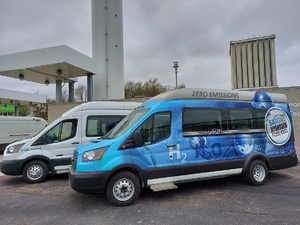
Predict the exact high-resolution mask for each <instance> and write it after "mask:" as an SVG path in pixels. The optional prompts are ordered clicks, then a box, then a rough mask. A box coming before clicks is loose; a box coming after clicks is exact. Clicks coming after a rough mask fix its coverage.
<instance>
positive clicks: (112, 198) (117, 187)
mask: <svg viewBox="0 0 300 225" xmlns="http://www.w3.org/2000/svg"><path fill="white" fill-rule="evenodd" d="M140 191H141V185H140V182H139V179H138V178H137V177H136V176H135V175H134V174H133V173H131V172H128V171H122V172H119V173H117V174H115V175H114V176H113V177H111V179H110V180H109V181H108V184H107V186H106V197H107V199H108V201H109V202H110V203H112V204H113V205H116V206H127V205H131V204H132V203H134V202H135V200H136V199H137V198H138V197H139V195H140Z"/></svg>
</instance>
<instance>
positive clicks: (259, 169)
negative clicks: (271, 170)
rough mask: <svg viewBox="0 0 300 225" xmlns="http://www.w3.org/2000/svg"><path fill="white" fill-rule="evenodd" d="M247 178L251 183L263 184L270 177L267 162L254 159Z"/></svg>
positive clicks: (246, 175)
mask: <svg viewBox="0 0 300 225" xmlns="http://www.w3.org/2000/svg"><path fill="white" fill-rule="evenodd" d="M245 178H246V180H247V181H248V183H250V184H251V185H255V186H259V185H263V184H264V183H265V182H266V180H267V178H268V169H267V167H266V164H265V163H264V162H263V161H261V160H254V161H253V162H251V164H250V167H249V170H248V172H247V173H246V174H245Z"/></svg>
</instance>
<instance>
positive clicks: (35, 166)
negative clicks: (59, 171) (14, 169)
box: [22, 160, 49, 183]
mask: <svg viewBox="0 0 300 225" xmlns="http://www.w3.org/2000/svg"><path fill="white" fill-rule="evenodd" d="M48 172H49V170H48V166H47V164H46V163H44V162H43V161H40V160H36V161H31V162H29V163H27V164H26V166H25V167H24V169H23V172H22V176H23V179H24V180H25V181H26V182H28V183H40V182H42V181H44V180H45V179H46V178H47V176H48Z"/></svg>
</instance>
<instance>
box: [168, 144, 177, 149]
mask: <svg viewBox="0 0 300 225" xmlns="http://www.w3.org/2000/svg"><path fill="white" fill-rule="evenodd" d="M175 146H176V144H170V145H167V147H168V148H169V147H175Z"/></svg>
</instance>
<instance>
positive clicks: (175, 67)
mask: <svg viewBox="0 0 300 225" xmlns="http://www.w3.org/2000/svg"><path fill="white" fill-rule="evenodd" d="M178 67H179V66H178V62H177V61H175V62H173V68H174V69H175V79H176V86H175V89H177V72H178Z"/></svg>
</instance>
